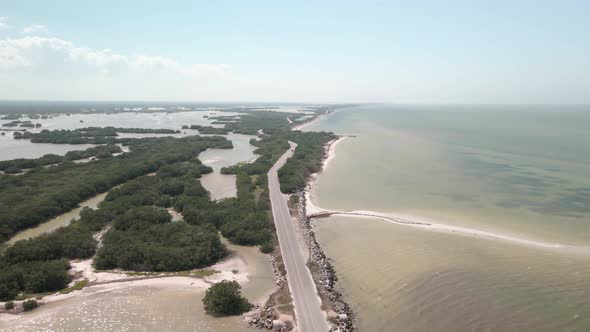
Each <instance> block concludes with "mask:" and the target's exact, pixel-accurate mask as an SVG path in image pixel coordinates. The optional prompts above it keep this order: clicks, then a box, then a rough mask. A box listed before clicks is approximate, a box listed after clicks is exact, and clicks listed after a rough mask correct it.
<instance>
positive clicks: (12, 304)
mask: <svg viewBox="0 0 590 332" xmlns="http://www.w3.org/2000/svg"><path fill="white" fill-rule="evenodd" d="M12 308H14V302H12V301H8V302H6V303H4V309H6V310H11V309H12Z"/></svg>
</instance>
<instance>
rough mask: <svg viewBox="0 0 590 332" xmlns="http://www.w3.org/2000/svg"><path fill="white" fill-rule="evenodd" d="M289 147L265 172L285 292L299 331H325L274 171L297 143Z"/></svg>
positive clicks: (276, 170) (318, 304)
mask: <svg viewBox="0 0 590 332" xmlns="http://www.w3.org/2000/svg"><path fill="white" fill-rule="evenodd" d="M289 144H290V145H291V148H290V149H289V150H287V152H285V154H283V156H281V158H280V159H279V160H278V161H277V162H276V163H275V164H274V166H273V167H272V168H271V169H270V171H269V172H268V189H269V192H270V202H271V206H272V215H273V218H274V221H275V226H276V229H277V235H278V237H279V246H280V248H281V255H282V256H283V262H284V263H285V269H286V270H287V281H288V282H289V290H290V292H291V297H292V298H293V304H294V306H295V316H296V320H297V326H298V327H299V331H301V332H316V331H318V332H325V331H329V330H330V327H329V325H328V321H327V319H326V315H325V313H324V312H323V311H322V308H321V304H320V298H319V296H318V294H317V290H316V287H315V283H314V282H313V279H312V277H311V273H310V272H309V269H308V268H307V265H306V264H305V258H304V257H303V254H302V253H301V250H300V249H299V244H298V243H297V234H296V233H295V232H296V231H295V227H294V226H293V222H292V221H291V215H290V214H289V207H288V206H287V199H286V196H285V195H284V194H283V193H281V187H280V184H279V176H278V173H277V172H278V170H279V169H280V168H281V167H283V165H284V164H285V162H286V161H287V159H289V158H290V157H291V156H292V155H293V151H295V148H296V147H297V144H295V143H293V142H289Z"/></svg>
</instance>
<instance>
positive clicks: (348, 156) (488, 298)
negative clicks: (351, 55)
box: [305, 105, 590, 331]
mask: <svg viewBox="0 0 590 332" xmlns="http://www.w3.org/2000/svg"><path fill="white" fill-rule="evenodd" d="M305 130H326V131H333V132H335V133H337V134H348V135H353V136H354V137H351V138H347V139H345V140H343V141H342V142H340V143H339V144H338V145H337V147H336V149H335V154H336V155H335V157H334V158H333V159H332V160H331V162H330V163H329V164H328V166H327V167H326V169H325V170H324V172H323V173H321V174H320V175H319V176H318V177H317V180H316V183H315V185H314V189H313V192H312V193H311V197H312V201H313V203H314V204H315V205H317V206H319V207H321V208H324V209H330V210H339V211H354V210H365V211H374V212H377V213H379V214H383V215H390V216H395V217H403V218H405V219H408V220H415V221H423V222H424V221H425V222H429V223H434V224H436V225H439V226H440V227H438V228H437V229H436V230H433V229H428V228H415V227H408V226H403V225H398V224H394V223H390V222H387V221H384V220H379V219H371V218H359V217H349V216H347V217H344V216H334V217H329V218H324V219H318V220H317V221H316V227H317V231H318V236H319V240H320V243H321V244H322V247H323V248H324V250H325V251H326V254H327V255H328V256H329V257H330V258H331V259H333V263H334V266H335V267H336V270H337V272H338V276H339V277H340V286H341V287H342V290H343V293H344V295H345V298H346V299H347V300H348V302H349V303H350V304H351V305H352V307H353V309H354V310H355V312H356V313H357V318H358V319H357V324H358V327H359V329H360V330H361V331H390V330H398V331H523V330H526V331H532V330H534V331H578V330H579V331H585V330H588V329H590V306H589V305H588V304H587V300H586V299H587V298H588V295H590V279H589V277H590V264H588V263H590V143H589V142H590V107H589V106H583V105H581V106H580V105H571V106H563V105H542V106H541V105H538V106H537V105H526V106H515V105H456V106H451V105H420V106H418V105H365V106H359V107H355V108H346V109H341V110H338V111H337V112H335V113H333V114H331V115H329V116H327V117H325V118H323V119H322V120H320V121H318V122H316V123H314V124H312V125H310V126H308V127H306V128H305ZM457 230H459V231H457ZM482 234H491V235H497V237H495V236H489V235H482ZM502 238H504V239H502ZM507 239H508V240H507ZM510 239H516V240H517V241H515V240H510ZM537 243H542V244H549V245H548V246H542V245H537Z"/></svg>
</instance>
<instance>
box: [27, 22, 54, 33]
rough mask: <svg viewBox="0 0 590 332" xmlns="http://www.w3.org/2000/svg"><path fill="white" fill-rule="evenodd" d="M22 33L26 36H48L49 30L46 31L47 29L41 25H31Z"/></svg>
mask: <svg viewBox="0 0 590 332" xmlns="http://www.w3.org/2000/svg"><path fill="white" fill-rule="evenodd" d="M23 33H25V34H28V35H29V34H34V33H40V34H48V33H49V29H47V27H46V26H44V25H43V24H33V25H29V26H28V27H25V28H24V29H23Z"/></svg>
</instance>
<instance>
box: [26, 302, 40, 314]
mask: <svg viewBox="0 0 590 332" xmlns="http://www.w3.org/2000/svg"><path fill="white" fill-rule="evenodd" d="M38 306H39V303H37V300H26V301H25V302H23V310H24V311H31V310H33V309H35V308H37V307H38Z"/></svg>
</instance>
